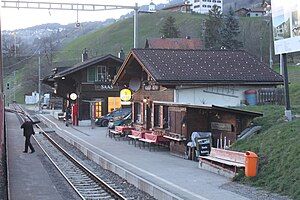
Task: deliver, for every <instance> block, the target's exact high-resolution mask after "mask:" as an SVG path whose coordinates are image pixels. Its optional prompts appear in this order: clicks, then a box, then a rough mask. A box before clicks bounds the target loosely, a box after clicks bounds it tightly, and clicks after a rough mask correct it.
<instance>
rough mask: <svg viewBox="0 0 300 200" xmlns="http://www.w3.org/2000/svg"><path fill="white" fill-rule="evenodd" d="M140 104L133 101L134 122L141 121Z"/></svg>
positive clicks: (139, 122)
mask: <svg viewBox="0 0 300 200" xmlns="http://www.w3.org/2000/svg"><path fill="white" fill-rule="evenodd" d="M141 112H142V104H141V103H139V102H134V122H135V123H138V124H141V123H142V113H141Z"/></svg>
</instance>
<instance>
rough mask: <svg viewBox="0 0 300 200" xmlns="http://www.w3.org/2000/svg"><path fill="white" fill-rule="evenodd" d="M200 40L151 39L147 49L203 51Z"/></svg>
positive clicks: (147, 42)
mask: <svg viewBox="0 0 300 200" xmlns="http://www.w3.org/2000/svg"><path fill="white" fill-rule="evenodd" d="M203 47H204V45H203V43H202V41H201V40H200V39H198V38H190V39H187V38H151V39H147V40H146V45H145V48H150V49H202V48H203Z"/></svg>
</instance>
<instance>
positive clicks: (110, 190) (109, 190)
mask: <svg viewBox="0 0 300 200" xmlns="http://www.w3.org/2000/svg"><path fill="white" fill-rule="evenodd" d="M13 106H14V108H15V110H16V114H18V116H19V117H21V118H22V119H23V120H24V115H25V116H27V117H28V118H30V119H31V117H30V116H29V115H28V114H27V113H26V112H25V111H24V109H23V108H22V107H21V106H19V105H17V104H14V105H13ZM17 106H18V108H16V107H17ZM17 109H19V110H21V111H17ZM10 111H12V110H10ZM19 114H23V115H19ZM35 125H36V126H37V127H38V128H39V129H40V130H41V133H42V134H43V136H44V137H46V138H47V140H49V142H50V143H51V144H52V145H53V146H54V147H55V148H56V149H58V150H59V151H60V152H61V153H62V154H63V155H64V156H65V157H66V158H67V159H68V160H70V161H71V162H72V163H73V164H74V165H75V166H77V167H78V168H79V169H80V170H82V171H83V172H84V173H85V174H86V175H87V176H88V177H89V178H91V179H92V180H93V181H95V182H96V183H98V184H99V186H100V188H99V189H103V190H105V191H106V192H107V193H108V194H109V195H111V196H112V198H114V199H117V200H125V199H126V198H125V197H124V196H123V195H122V194H120V193H119V192H118V191H116V190H115V189H113V188H112V187H111V186H110V185H108V184H107V183H106V182H105V181H103V180H102V179H100V178H99V177H98V176H97V175H95V174H94V173H93V172H92V171H90V170H89V169H87V168H86V167H85V166H83V165H82V164H81V163H80V162H79V161H77V160H76V159H75V158H74V157H73V156H71V155H70V154H69V153H67V152H66V151H65V150H64V149H63V148H62V147H61V146H60V145H59V144H57V143H56V142H55V141H54V140H53V139H52V138H51V137H50V136H49V135H48V134H47V133H46V132H45V131H44V130H43V128H42V127H41V126H39V125H37V124H35ZM34 139H35V140H36V142H37V143H38V145H39V146H40V147H41V149H42V150H43V152H44V153H45V155H46V156H47V157H48V158H49V160H50V161H51V162H52V163H53V164H54V166H55V167H56V168H57V169H58V171H59V172H60V173H61V174H62V175H63V177H64V178H65V179H66V180H67V182H68V183H69V184H70V185H71V187H72V188H73V189H74V190H75V192H76V193H77V194H78V195H79V196H80V197H81V198H82V199H86V198H85V197H84V195H82V194H81V193H80V191H79V190H78V189H77V188H76V187H75V186H74V185H73V183H72V182H71V181H70V180H69V178H68V177H67V176H66V175H65V174H64V172H63V171H62V170H61V169H60V168H59V166H58V165H57V164H56V163H55V161H53V159H52V158H51V157H50V155H49V154H48V153H47V152H46V150H45V149H44V148H43V147H42V145H41V144H40V142H38V141H37V139H36V138H35V137H34Z"/></svg>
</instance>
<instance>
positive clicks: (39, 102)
mask: <svg viewBox="0 0 300 200" xmlns="http://www.w3.org/2000/svg"><path fill="white" fill-rule="evenodd" d="M38 79H39V82H38V91H39V100H38V107H39V108H38V109H39V110H40V109H41V105H40V104H41V51H40V50H39V77H38Z"/></svg>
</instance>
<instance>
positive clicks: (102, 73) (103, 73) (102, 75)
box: [97, 66, 107, 81]
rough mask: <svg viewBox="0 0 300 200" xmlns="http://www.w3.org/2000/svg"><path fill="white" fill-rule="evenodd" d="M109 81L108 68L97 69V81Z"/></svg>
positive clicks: (99, 67)
mask: <svg viewBox="0 0 300 200" xmlns="http://www.w3.org/2000/svg"><path fill="white" fill-rule="evenodd" d="M106 80H107V69H106V66H98V67H97V81H106Z"/></svg>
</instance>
